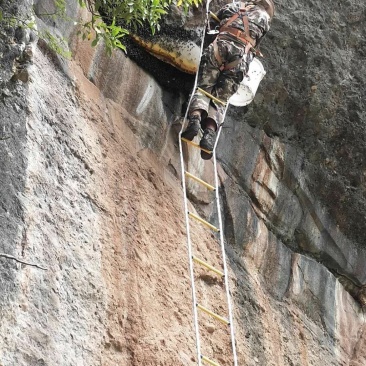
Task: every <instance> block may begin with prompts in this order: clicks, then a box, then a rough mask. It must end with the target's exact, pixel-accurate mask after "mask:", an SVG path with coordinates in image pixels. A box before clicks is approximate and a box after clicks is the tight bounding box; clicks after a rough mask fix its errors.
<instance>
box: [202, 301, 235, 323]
mask: <svg viewBox="0 0 366 366" xmlns="http://www.w3.org/2000/svg"><path fill="white" fill-rule="evenodd" d="M197 307H198V309H200V310H202V311H203V312H205V313H207V314H208V315H211V316H212V317H213V318H215V319H217V320H220V322H223V323H225V324H226V325H229V324H230V322H229V321H228V320H227V319H225V318H223V317H222V316H220V315H217V314H216V313H214V312H212V311H211V310H208V309H207V308H205V307H204V306H202V305H200V304H197Z"/></svg>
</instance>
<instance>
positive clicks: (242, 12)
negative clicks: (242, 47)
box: [220, 2, 256, 47]
mask: <svg viewBox="0 0 366 366" xmlns="http://www.w3.org/2000/svg"><path fill="white" fill-rule="evenodd" d="M252 7H253V5H248V6H245V3H243V2H241V3H240V9H239V11H238V12H237V13H236V14H234V15H233V16H232V17H231V18H230V19H229V20H228V21H227V22H226V23H225V24H224V25H223V26H222V27H221V28H220V33H221V32H228V33H231V34H232V35H233V36H235V37H237V38H239V40H241V41H242V42H244V43H245V44H247V43H248V42H249V43H250V44H251V45H252V47H255V45H256V41H255V39H254V38H252V37H251V36H250V29H249V20H248V15H247V11H248V10H249V9H251V8H252ZM239 17H240V19H241V20H242V22H243V25H244V32H242V31H241V30H240V29H237V28H234V27H232V26H231V24H232V23H233V22H234V21H235V20H236V19H238V18H239Z"/></svg>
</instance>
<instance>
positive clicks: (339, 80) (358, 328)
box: [0, 0, 366, 366]
mask: <svg viewBox="0 0 366 366" xmlns="http://www.w3.org/2000/svg"><path fill="white" fill-rule="evenodd" d="M0 5H1V6H3V7H4V6H10V7H11V6H14V8H12V9H8V11H10V12H13V13H18V14H26V13H27V12H29V9H30V6H32V5H33V3H32V2H31V1H21V2H14V5H12V2H8V3H7V4H5V5H4V4H3V2H0ZM35 5H36V8H35V9H36V12H38V14H40V13H41V12H42V11H41V10H40V9H43V8H44V7H47V6H48V5H49V3H48V2H47V1H43V0H40V1H38V2H36V4H35ZM70 5H72V6H73V8H71V11H72V12H73V13H74V14H75V13H76V12H77V7H76V3H74V2H72V1H70ZM365 17H366V4H365V3H364V2H361V1H360V0H358V1H356V0H349V1H345V2H342V3H337V4H335V3H334V2H331V1H330V0H326V1H322V2H320V1H312V0H309V1H307V2H306V4H305V3H300V2H296V1H292V0H285V1H283V2H282V3H281V4H279V5H278V7H277V16H276V19H275V21H274V22H273V27H272V32H271V34H270V35H268V37H267V39H266V41H265V42H264V43H263V49H262V52H263V53H264V54H265V55H267V57H266V59H265V61H264V63H265V65H266V69H267V71H268V74H267V76H266V78H265V80H264V81H263V82H262V85H261V87H260V90H259V93H258V95H257V97H256V99H255V101H254V103H253V105H251V106H250V107H249V108H247V109H239V108H231V109H230V110H229V115H228V119H227V123H226V126H225V127H227V128H225V129H224V132H223V135H222V138H221V140H220V144H219V153H218V155H219V160H220V181H221V197H222V201H223V213H224V217H225V222H224V224H225V238H226V242H227V252H228V258H229V263H228V265H229V270H230V284H231V287H232V293H233V305H234V309H235V328H236V334H237V348H238V358H239V365H241V366H242V365H266V366H267V365H274V366H282V365H286V366H287V365H296V366H297V365H303V366H305V365H327V366H328V365H329V366H331V365H332V366H339V365H349V366H361V365H365V364H366V351H365V343H366V339H365V335H364V331H365V329H366V326H365V324H364V315H363V311H362V307H361V304H365V302H366V301H365V294H364V285H365V283H366V265H365V263H366V261H365V256H366V248H365V245H364V241H365V234H364V232H365V222H366V221H365V216H366V215H365V207H366V206H365V187H366V186H365V176H366V166H365V160H364V156H365V137H366V136H365V123H366V117H365V107H364V105H365V102H364V95H365V82H366V80H365V75H366V72H365V71H366V70H365V65H364V57H365V41H364V38H363V30H364V29H365ZM38 21H39V26H40V27H48V29H49V30H50V31H52V32H55V34H63V35H64V36H67V37H68V38H69V40H70V43H69V47H70V49H71V50H72V51H73V52H74V56H73V59H72V60H71V61H69V62H66V61H65V60H62V59H61V58H59V57H57V56H55V55H54V54H53V53H52V52H50V50H49V49H48V48H47V46H46V45H45V43H44V42H42V41H38V42H37V40H35V39H33V38H32V37H31V36H30V35H29V34H27V33H24V32H22V31H21V30H19V29H18V30H17V31H16V32H15V31H14V29H13V28H6V27H2V29H1V38H0V52H1V59H0V64H1V68H0V78H1V80H0V85H1V90H0V93H1V95H0V96H1V101H0V103H1V117H0V122H1V125H0V138H1V140H0V149H1V156H2V157H1V159H0V166H1V170H0V181H1V189H0V232H1V242H0V246H1V248H0V273H1V276H0V290H1V294H2V296H1V297H0V312H1V314H0V316H1V323H0V333H1V335H2V336H1V337H0V365H1V366H13V365H22V366H23V365H32V366H33V365H35V366H36V365H37V366H41V365H60V366H61V365H62V366H66V365H67V366H75V365H78V366H79V365H80V366H82V365H84V366H93V365H105V366H108V365H111V366H112V365H132V366H137V365H139V366H141V365H144V366H145V365H147V366H148V365H151V366H156V365H166V366H171V365H194V364H196V360H195V357H196V356H195V355H196V351H195V341H194V330H193V322H192V311H191V308H192V305H191V290H190V282H189V279H188V260H187V250H186V236H185V224H184V216H183V210H182V209H183V204H182V192H181V188H180V177H179V175H180V166H179V155H178V148H177V131H176V130H177V126H178V127H179V123H180V121H181V109H182V105H183V104H184V102H185V99H184V97H183V96H182V95H180V94H179V93H177V92H171V91H170V90H169V91H168V90H166V89H165V88H164V87H162V86H161V84H160V83H159V79H158V78H157V79H155V78H154V77H153V76H151V75H150V74H148V73H147V72H146V71H144V70H143V69H142V68H141V67H140V66H138V65H137V64H135V63H134V62H133V61H131V60H130V59H129V58H127V57H126V56H125V55H124V54H123V53H120V52H116V53H115V54H114V55H113V56H112V57H111V58H108V57H107V56H105V54H104V51H103V48H102V46H98V47H97V48H96V49H92V48H90V46H89V44H88V43H85V42H82V41H80V40H79V39H78V38H77V37H76V35H75V33H76V32H75V30H74V29H73V28H72V27H70V24H69V23H62V22H60V21H58V22H57V23H56V24H48V25H47V22H45V23H43V21H42V20H41V19H39V20H38ZM179 77H180V76H179ZM186 162H187V165H188V166H189V170H190V171H193V172H195V173H196V174H198V175H201V176H202V177H205V178H206V179H207V180H210V179H212V165H211V163H210V162H206V163H204V162H203V161H202V160H200V159H199V158H198V156H197V155H196V153H195V152H194V151H191V150H189V149H188V150H187V156H186ZM188 193H189V197H190V199H191V208H192V210H197V211H198V212H199V213H200V214H201V215H204V216H205V217H207V218H208V219H210V218H211V217H213V206H212V202H213V197H212V196H211V195H210V194H208V193H207V192H206V191H204V190H203V189H202V188H201V187H199V186H197V185H195V184H192V185H190V186H189V192H188ZM193 238H194V242H195V243H198V244H199V249H197V250H198V251H199V252H200V255H201V257H203V258H205V259H206V260H207V261H208V262H210V263H212V264H214V265H219V264H220V263H219V259H218V250H219V248H218V244H217V240H216V238H215V236H214V235H213V234H211V233H210V232H208V231H207V230H206V229H205V228H203V227H201V226H199V225H196V226H195V227H194V231H193ZM4 254H6V255H7V256H8V257H7V258H6V257H4ZM9 256H10V257H13V258H16V259H18V260H20V261H23V262H27V263H30V264H33V265H38V266H39V267H42V268H46V270H44V269H41V268H39V267H36V266H32V265H26V264H21V263H19V262H17V261H16V260H14V259H12V258H10V257H9ZM197 283H198V290H199V293H200V296H201V297H202V299H203V301H204V302H205V303H207V304H209V303H212V302H215V303H216V304H217V306H218V307H219V308H222V307H223V305H222V304H224V301H223V299H222V297H221V295H220V294H221V291H220V289H221V282H220V281H218V280H216V279H215V278H214V277H211V276H210V275H207V273H205V272H204V271H198V272H197ZM210 294H213V295H214V296H215V297H214V298H212V297H210V296H211V295H210ZM202 324H203V326H204V327H205V328H206V330H207V331H208V334H210V336H209V339H205V340H204V342H203V345H204V347H205V350H206V353H207V354H208V355H210V356H211V355H212V356H214V355H215V358H216V359H217V360H218V362H220V364H222V365H230V364H232V362H231V356H230V347H229V344H228V337H227V334H226V330H225V329H223V328H222V327H221V326H220V325H218V324H216V323H215V322H213V321H212V320H211V319H209V318H203V322H202Z"/></svg>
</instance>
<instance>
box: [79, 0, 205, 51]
mask: <svg viewBox="0 0 366 366" xmlns="http://www.w3.org/2000/svg"><path fill="white" fill-rule="evenodd" d="M78 1H79V4H80V6H83V7H87V8H88V10H89V11H90V13H91V14H92V20H91V21H90V22H88V23H85V24H83V25H82V27H83V28H84V32H83V31H82V32H81V33H84V35H83V37H85V33H88V32H89V33H88V36H90V34H91V33H90V32H91V30H94V31H95V33H96V36H95V38H94V40H93V41H92V45H93V46H95V45H96V44H97V43H98V42H99V40H100V39H103V40H104V44H105V46H106V50H107V52H108V53H109V54H111V53H112V51H113V50H114V49H116V48H120V49H123V50H125V47H124V45H123V44H122V41H121V39H122V38H123V37H124V36H125V35H126V34H128V33H129V31H128V30H127V28H128V29H132V30H133V29H137V28H138V27H140V26H143V25H148V26H149V27H150V30H151V33H152V34H154V33H155V32H156V31H159V29H160V28H159V22H160V21H161V19H162V17H163V16H164V15H165V14H166V13H167V11H168V8H169V6H170V5H171V4H173V3H176V1H174V0H124V1H121V0H78ZM201 2H202V0H178V3H177V5H178V6H182V7H183V9H184V10H185V11H187V10H188V9H189V7H190V6H192V5H195V6H198V5H199V4H200V3H201ZM101 13H102V14H103V19H102V17H101V15H100V14H101ZM104 21H106V23H108V24H109V25H106V23H105V22H104ZM116 24H125V27H121V26H118V25H116Z"/></svg>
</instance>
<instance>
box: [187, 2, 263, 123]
mask: <svg viewBox="0 0 366 366" xmlns="http://www.w3.org/2000/svg"><path fill="white" fill-rule="evenodd" d="M248 4H249V3H248ZM238 10H239V6H238V5H237V4H229V5H226V6H224V7H223V8H221V9H220V10H219V11H218V13H217V14H216V15H217V17H218V18H219V19H220V20H221V22H220V26H223V25H225V24H226V23H227V22H228V20H229V19H230V18H231V17H232V16H233V15H235V14H237V13H238ZM247 15H248V21H249V22H248V23H249V32H250V36H251V37H252V38H253V39H254V40H255V42H256V45H258V43H259V42H260V40H261V38H262V37H263V36H264V35H265V33H266V32H267V31H268V30H269V22H270V18H269V16H268V14H267V13H266V11H265V10H264V9H263V8H261V7H260V6H253V7H252V8H251V9H249V10H248V11H247ZM229 26H230V27H233V28H236V29H240V30H242V31H244V24H243V21H242V20H241V18H240V17H239V18H237V19H236V20H235V21H234V22H232V23H231V24H230V25H229ZM214 42H216V45H217V50H218V53H219V55H220V58H221V61H222V62H223V64H228V63H230V62H233V61H235V60H238V59H241V61H240V62H239V63H238V64H237V65H236V66H235V67H234V68H231V69H228V70H220V66H222V65H221V64H220V62H219V61H218V60H217V58H216V56H215V51H214V47H215V46H214ZM214 42H213V43H211V44H210V45H209V46H208V48H207V49H206V50H205V51H204V53H203V55H202V58H201V63H200V68H199V75H198V86H199V87H200V88H202V89H204V90H205V91H207V92H208V93H210V94H212V95H213V96H215V97H217V98H218V99H220V100H222V101H223V102H227V100H228V99H229V98H230V97H231V96H232V95H233V94H235V93H236V91H237V90H238V88H239V85H240V83H241V81H242V80H243V78H244V76H245V75H246V74H247V72H248V69H249V64H250V62H251V61H252V60H253V57H254V56H253V53H252V52H248V53H247V54H245V51H246V50H245V48H246V45H245V44H244V43H243V42H241V41H240V40H239V39H238V38H236V37H235V36H233V35H232V34H230V33H227V32H220V33H219V34H218V36H217V38H216V40H215V41H214ZM247 50H248V49H247ZM195 110H202V111H203V113H202V120H203V119H205V118H207V117H209V118H211V119H213V120H214V121H215V122H216V123H217V124H220V123H222V115H223V112H224V106H223V105H222V104H219V103H216V102H213V101H211V99H210V98H208V97H206V96H205V95H203V94H202V93H200V92H199V91H197V92H196V93H195V94H194V96H193V98H192V102H191V105H190V113H191V112H193V111H195Z"/></svg>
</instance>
